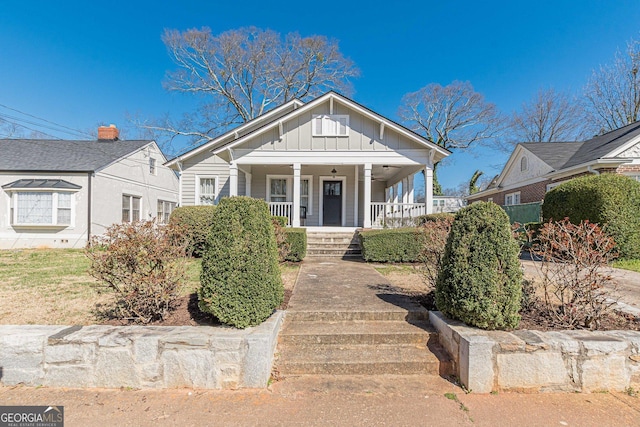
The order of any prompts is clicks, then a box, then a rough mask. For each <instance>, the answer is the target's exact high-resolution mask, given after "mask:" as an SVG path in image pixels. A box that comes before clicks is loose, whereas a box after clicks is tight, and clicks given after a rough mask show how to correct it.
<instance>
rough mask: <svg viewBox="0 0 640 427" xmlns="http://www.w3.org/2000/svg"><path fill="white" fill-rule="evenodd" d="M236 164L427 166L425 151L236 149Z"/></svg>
mask: <svg viewBox="0 0 640 427" xmlns="http://www.w3.org/2000/svg"><path fill="white" fill-rule="evenodd" d="M235 154H236V160H235V161H236V163H238V165H256V164H258V165H283V164H293V163H301V164H304V165H332V166H333V165H361V164H362V163H363V162H366V163H372V164H376V165H386V164H392V165H396V166H425V165H428V162H429V157H428V151H427V150H424V149H407V150H377V151H329V152H325V151H318V150H304V151H303V150H299V151H298V150H296V151H293V150H289V151H267V150H236V151H235Z"/></svg>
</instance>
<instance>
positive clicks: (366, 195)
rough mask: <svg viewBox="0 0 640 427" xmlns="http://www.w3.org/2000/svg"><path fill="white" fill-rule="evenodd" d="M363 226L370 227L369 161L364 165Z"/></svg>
mask: <svg viewBox="0 0 640 427" xmlns="http://www.w3.org/2000/svg"><path fill="white" fill-rule="evenodd" d="M362 225H363V227H364V228H371V163H365V165H364V224H362Z"/></svg>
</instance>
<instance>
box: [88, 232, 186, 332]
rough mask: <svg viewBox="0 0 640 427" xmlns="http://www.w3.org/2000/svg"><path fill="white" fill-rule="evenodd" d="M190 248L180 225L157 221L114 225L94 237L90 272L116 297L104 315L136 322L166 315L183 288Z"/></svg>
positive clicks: (173, 306)
mask: <svg viewBox="0 0 640 427" xmlns="http://www.w3.org/2000/svg"><path fill="white" fill-rule="evenodd" d="M186 246H187V245H186V240H185V239H184V234H183V232H182V230H181V229H178V228H176V227H175V226H174V225H171V224H170V225H168V226H166V227H158V226H157V224H156V223H155V221H154V220H152V221H135V222H125V223H122V224H114V225H112V226H110V227H109V228H108V229H107V231H106V232H105V233H104V234H102V235H99V236H93V237H91V240H90V242H89V243H88V245H87V247H86V250H85V254H86V255H87V257H88V258H89V260H90V262H91V265H90V267H89V274H90V275H91V276H93V277H95V278H96V279H98V280H99V281H100V282H101V285H104V286H105V287H107V288H109V289H111V290H112V291H113V292H114V295H115V300H114V303H113V305H112V306H110V307H108V308H107V310H105V314H106V315H108V316H110V317H113V318H116V319H122V320H129V321H132V322H134V323H150V322H153V321H156V320H161V319H164V318H165V317H166V316H167V314H168V313H169V312H170V311H172V310H173V309H175V308H176V304H177V302H178V298H179V297H180V292H181V290H182V287H183V286H184V278H185V273H186V265H185V258H184V251H185V247H186Z"/></svg>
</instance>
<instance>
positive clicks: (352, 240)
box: [307, 235, 360, 245]
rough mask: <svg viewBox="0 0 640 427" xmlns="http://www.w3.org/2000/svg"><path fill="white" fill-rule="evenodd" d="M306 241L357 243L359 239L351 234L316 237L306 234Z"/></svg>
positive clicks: (314, 242)
mask: <svg viewBox="0 0 640 427" xmlns="http://www.w3.org/2000/svg"><path fill="white" fill-rule="evenodd" d="M307 243H311V244H317V243H336V244H344V245H349V244H354V245H359V244H360V240H359V239H357V238H355V237H353V236H351V237H317V236H313V235H311V236H309V235H307Z"/></svg>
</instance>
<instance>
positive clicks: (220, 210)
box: [198, 197, 284, 328]
mask: <svg viewBox="0 0 640 427" xmlns="http://www.w3.org/2000/svg"><path fill="white" fill-rule="evenodd" d="M212 219H213V225H212V227H211V235H210V236H209V240H208V242H207V250H206V251H205V254H204V257H203V259H202V275H201V286H200V289H199V291H198V299H199V307H200V309H201V310H202V311H204V312H207V313H211V314H213V315H214V316H216V317H217V318H218V319H219V320H220V321H221V322H223V323H226V324H229V325H232V326H235V327H237V328H246V327H247V326H253V325H257V324H259V323H261V322H263V321H264V320H266V319H267V318H268V317H269V316H270V315H271V313H273V310H274V309H275V308H276V307H278V306H279V305H280V304H281V303H282V300H283V297H284V289H283V285H282V279H281V277H280V269H279V266H278V248H277V246H276V240H275V235H274V230H273V224H272V222H271V215H270V213H269V208H268V206H267V203H266V202H265V201H263V200H257V199H252V198H250V197H231V198H224V199H222V200H221V202H220V204H219V205H218V207H217V208H216V210H215V211H214V212H213V217H212Z"/></svg>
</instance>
